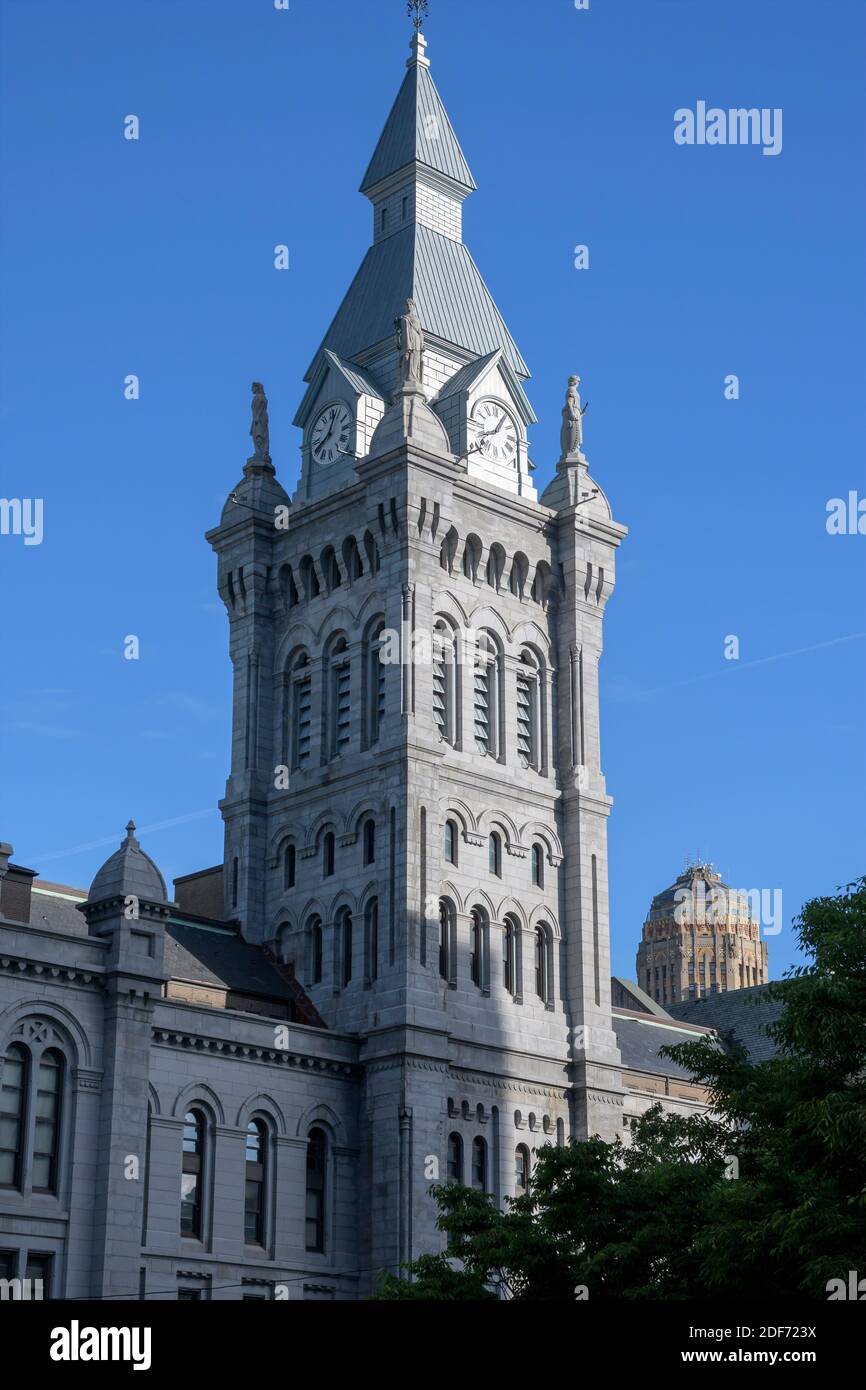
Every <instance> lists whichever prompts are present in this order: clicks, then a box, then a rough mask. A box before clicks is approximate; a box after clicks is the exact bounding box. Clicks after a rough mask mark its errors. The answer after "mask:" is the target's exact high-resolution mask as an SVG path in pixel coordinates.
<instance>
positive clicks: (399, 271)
mask: <svg viewBox="0 0 866 1390" xmlns="http://www.w3.org/2000/svg"><path fill="white" fill-rule="evenodd" d="M407 299H414V300H415V302H416V305H417V308H418V316H419V318H420V320H421V327H422V328H423V330H424V332H425V333H428V334H432V335H433V336H434V337H437V338H441V339H442V340H443V341H444V342H446V343H453V344H454V345H455V346H456V347H460V348H463V349H464V350H465V351H467V352H471V353H472V354H473V356H474V357H484V356H486V355H487V354H488V353H491V352H494V351H495V350H496V348H502V349H503V350H504V352H505V355H506V358H507V360H508V361H509V362H510V363H511V366H512V367H513V368H514V371H515V372H516V373H517V375H518V376H520V377H523V378H524V379H526V378H527V377H528V376H529V368H528V367H527V365H526V363H525V362H524V360H523V357H522V356H521V354H520V350H519V348H518V347H517V344H516V343H515V341H514V339H513V338H512V336H511V334H510V333H509V331H508V328H507V327H506V324H505V320H504V319H503V317H502V315H501V314H500V312H499V310H498V309H497V307H496V305H495V303H494V301H493V297H492V295H491V294H490V291H489V290H488V288H487V286H486V285H485V283H484V281H483V279H482V278H481V274H480V272H479V270H478V268H477V266H476V264H475V262H474V261H473V259H472V256H471V255H470V253H469V250H468V248H467V247H466V246H464V245H463V243H462V242H460V241H453V240H452V239H451V238H450V237H446V236H442V235H441V234H440V233H439V232H434V231H433V230H432V229H431V228H430V227H425V226H422V225H420V224H414V223H413V224H410V225H409V226H408V227H405V228H404V229H403V230H402V231H399V232H396V233H395V234H394V235H393V236H390V237H386V238H385V239H384V240H383V241H379V242H377V243H376V244H375V245H374V246H371V247H370V249H369V251H368V252H367V254H366V256H365V257H364V260H363V261H362V263H361V267H360V269H359V270H358V273H357V275H356V276H355V278H354V280H353V281H352V283H351V285H350V286H349V289H348V291H347V293H346V297H345V299H344V300H343V302H342V304H341V305H340V307H339V309H338V310H337V313H336V315H335V317H334V320H333V322H332V323H331V326H330V328H329V329H328V331H327V333H326V334H325V337H324V339H323V340H322V344H321V347H320V348H319V350H318V352H317V353H316V358H314V363H315V360H316V359H317V358H318V356H319V353H320V352H321V351H322V349H324V348H330V349H331V351H332V352H335V353H336V354H337V355H338V356H339V357H343V358H354V357H357V356H358V354H359V353H362V352H364V351H365V350H366V349H368V348H372V347H375V346H376V344H377V343H381V342H385V341H386V340H388V339H392V338H393V337H394V321H395V319H396V318H397V317H398V315H399V314H400V313H402V311H403V307H404V305H405V303H406V300H407ZM313 370H314V366H311V367H310V369H309V371H308V373H307V376H306V378H305V380H307V381H309V380H310V377H311V375H312V372H313Z"/></svg>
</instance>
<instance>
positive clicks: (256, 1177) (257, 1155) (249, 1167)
mask: <svg viewBox="0 0 866 1390" xmlns="http://www.w3.org/2000/svg"><path fill="white" fill-rule="evenodd" d="M267 1146H268V1131H267V1128H266V1126H265V1122H264V1120H250V1122H249V1124H248V1125H247V1139H246V1151H245V1157H246V1163H245V1166H244V1174H245V1187H244V1242H245V1244H247V1245H264V1243H265V1193H266V1190H267V1189H266V1167H267Z"/></svg>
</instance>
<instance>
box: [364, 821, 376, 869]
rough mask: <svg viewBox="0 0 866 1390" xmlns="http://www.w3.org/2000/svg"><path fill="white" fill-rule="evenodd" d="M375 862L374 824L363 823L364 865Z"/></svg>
mask: <svg viewBox="0 0 866 1390" xmlns="http://www.w3.org/2000/svg"><path fill="white" fill-rule="evenodd" d="M375 862H376V822H375V821H374V820H366V821H364V864H365V865H366V864H375Z"/></svg>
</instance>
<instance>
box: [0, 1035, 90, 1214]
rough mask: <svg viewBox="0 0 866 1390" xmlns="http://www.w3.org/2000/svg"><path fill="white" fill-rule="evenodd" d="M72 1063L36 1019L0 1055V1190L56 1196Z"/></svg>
mask: <svg viewBox="0 0 866 1390" xmlns="http://www.w3.org/2000/svg"><path fill="white" fill-rule="evenodd" d="M73 1060H74V1059H73V1058H72V1055H71V1053H70V1049H69V1046H68V1043H67V1040H66V1039H65V1038H64V1037H63V1036H62V1035H61V1034H60V1032H59V1031H58V1029H57V1028H55V1027H54V1026H53V1025H52V1024H51V1023H50V1022H48V1021H46V1020H44V1019H36V1018H34V1019H25V1020H24V1021H23V1022H22V1023H21V1025H20V1026H19V1028H18V1030H17V1031H16V1033H15V1034H14V1035H13V1036H12V1037H11V1038H10V1039H9V1041H8V1043H7V1045H6V1048H5V1051H4V1052H2V1053H0V1190H2V1189H4V1188H5V1189H6V1190H7V1191H8V1190H11V1191H15V1192H19V1193H21V1194H22V1195H25V1196H26V1195H29V1194H30V1193H31V1192H32V1193H36V1194H39V1195H42V1196H51V1197H58V1196H60V1193H61V1186H62V1177H63V1173H64V1152H65V1149H66V1146H67V1144H68V1142H69V1140H68V1137H67V1130H68V1128H69V1125H68V1123H67V1121H68V1116H69V1109H70V1106H69V1094H68V1092H69V1077H70V1067H71V1065H72V1062H73Z"/></svg>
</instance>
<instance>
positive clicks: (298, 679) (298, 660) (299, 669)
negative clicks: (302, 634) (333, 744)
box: [287, 652, 313, 770]
mask: <svg viewBox="0 0 866 1390" xmlns="http://www.w3.org/2000/svg"><path fill="white" fill-rule="evenodd" d="M287 684H288V702H289V738H288V744H289V747H288V756H289V762H290V764H291V767H292V769H293V770H296V769H299V768H302V767H306V766H307V764H308V763H309V761H310V747H311V732H312V703H313V695H312V679H311V672H310V659H309V657H308V656H307V653H306V652H299V653H298V655H297V656H296V657H295V659H294V661H293V662H292V663H291V666H290V668H289V671H288V679H287Z"/></svg>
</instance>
